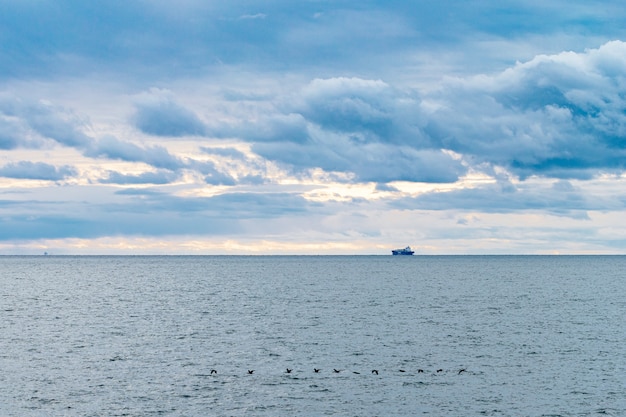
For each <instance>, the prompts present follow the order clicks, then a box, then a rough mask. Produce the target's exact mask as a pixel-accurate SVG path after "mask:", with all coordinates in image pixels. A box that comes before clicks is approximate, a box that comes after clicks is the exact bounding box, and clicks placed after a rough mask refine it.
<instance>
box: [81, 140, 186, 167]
mask: <svg viewBox="0 0 626 417" xmlns="http://www.w3.org/2000/svg"><path fill="white" fill-rule="evenodd" d="M85 154H86V155H87V156H90V157H94V158H108V159H118V160H122V161H128V162H144V163H146V164H148V165H151V166H153V167H156V168H164V169H169V170H172V171H174V170H177V169H180V168H184V167H185V163H184V162H183V161H181V160H180V159H179V158H177V157H175V156H173V155H171V154H170V153H169V152H168V151H167V149H165V148H163V147H161V146H150V147H145V148H142V147H140V146H137V145H135V144H133V143H130V142H124V141H121V140H119V139H117V138H116V137H113V136H105V137H103V138H101V139H99V140H97V141H94V142H93V144H92V145H91V146H90V147H89V149H87V150H86V152H85Z"/></svg>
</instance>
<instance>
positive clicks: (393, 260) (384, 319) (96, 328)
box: [0, 256, 626, 417]
mask: <svg viewBox="0 0 626 417" xmlns="http://www.w3.org/2000/svg"><path fill="white" fill-rule="evenodd" d="M625 267H626V257H621V256H589V257H577V256H555V257H552V256H427V257H422V256H419V257H418V256H414V257H392V256H337V257H334V256H317V257H316V256H311V257H308V256H293V257H281V256H260V257H232V256H225V257H220V256H212V257H54V256H46V257H44V256H42V257H13V256H4V257H0V331H1V333H0V334H1V341H0V416H7V417H10V416H20V417H22V416H242V415H251V416H295V415H306V416H324V415H339V416H416V415H432V416H482V415H485V416H596V415H610V416H626V344H625V342H626V330H625V329H626V326H625V318H626V297H625V294H626V291H625V289H626V279H625V278H624V272H625V271H626V268H625ZM286 368H290V369H293V371H292V372H291V373H287V372H286ZM313 368H320V369H321V370H320V372H319V373H315V372H314V371H313ZM212 369H215V370H216V371H217V374H211V370H212ZM333 369H337V370H339V371H340V372H339V373H336V372H334V371H333ZM374 369H376V370H377V371H378V375H375V374H373V373H372V370H374ZM420 369H421V370H423V371H424V372H419V370H420ZM461 369H465V371H464V372H461V373H459V371H460V370H461ZM248 370H254V373H253V374H248ZM401 370H403V371H404V372H401ZM437 370H441V371H440V372H437ZM356 372H358V373H356Z"/></svg>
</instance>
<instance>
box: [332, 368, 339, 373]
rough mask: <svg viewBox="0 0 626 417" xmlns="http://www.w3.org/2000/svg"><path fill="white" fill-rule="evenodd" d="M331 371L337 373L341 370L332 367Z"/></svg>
mask: <svg viewBox="0 0 626 417" xmlns="http://www.w3.org/2000/svg"><path fill="white" fill-rule="evenodd" d="M333 372H334V373H336V374H338V373H339V372H341V371H338V370H336V369H335V368H333Z"/></svg>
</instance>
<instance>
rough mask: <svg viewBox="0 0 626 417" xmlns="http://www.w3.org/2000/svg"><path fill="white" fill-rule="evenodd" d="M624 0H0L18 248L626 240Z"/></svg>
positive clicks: (0, 58) (540, 246)
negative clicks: (600, 0)
mask: <svg viewBox="0 0 626 417" xmlns="http://www.w3.org/2000/svg"><path fill="white" fill-rule="evenodd" d="M625 219H626V8H624V7H623V2H622V1H621V0H620V1H618V0H605V1H602V2H588V1H586V0H585V1H582V0H542V1H536V0H498V1H495V0H493V1H489V0H469V1H467V0H441V1H437V2H433V1H426V0H414V1H408V0H404V1H400V0H360V1H346V0H332V1H331V0H297V1H294V0H264V1H253V0H231V1H219V2H218V1H213V0H178V1H176V2H173V1H166V0H152V1H150V0H124V1H117V0H110V1H98V0H94V1H88V2H86V1H76V0H0V254H43V253H45V252H47V253H49V254H58V255H65V254H78V255H82V254H84V255H91V254H172V255H176V254H198V255H202V254H207V255H210V254H229V255H232V254H243V255H250V254H251V255H254V254H259V255H261V254H288V255H300V254H310V255H328V254H341V255H345V254H363V255H389V254H390V253H391V252H390V251H391V249H394V248H398V247H405V246H407V245H410V246H411V247H412V248H413V249H414V250H415V252H416V254H418V255H437V254H626V220H625Z"/></svg>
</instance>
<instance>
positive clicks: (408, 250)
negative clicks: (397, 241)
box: [391, 246, 415, 255]
mask: <svg viewBox="0 0 626 417" xmlns="http://www.w3.org/2000/svg"><path fill="white" fill-rule="evenodd" d="M414 253H415V252H413V251H412V250H411V247H410V246H407V247H406V248H404V249H393V250H392V251H391V254H392V255H413V254H414Z"/></svg>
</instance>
